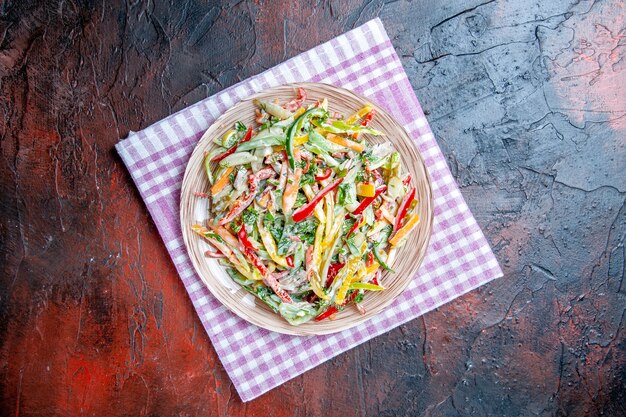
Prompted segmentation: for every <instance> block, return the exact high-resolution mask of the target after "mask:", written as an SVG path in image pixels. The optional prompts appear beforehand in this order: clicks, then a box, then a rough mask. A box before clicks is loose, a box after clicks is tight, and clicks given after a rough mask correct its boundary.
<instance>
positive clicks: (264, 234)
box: [256, 218, 289, 268]
mask: <svg viewBox="0 0 626 417" xmlns="http://www.w3.org/2000/svg"><path fill="white" fill-rule="evenodd" d="M256 225H257V228H258V229H259V235H261V241H263V246H265V250H266V251H267V254H268V255H269V256H270V258H272V260H273V261H274V262H276V263H277V264H278V265H280V266H283V267H285V268H288V267H289V265H287V260H286V259H285V258H283V257H282V256H278V248H277V247H276V242H274V238H273V237H272V235H271V234H270V233H269V232H268V231H267V230H265V227H263V221H262V220H261V219H260V218H259V220H258V221H257V223H256Z"/></svg>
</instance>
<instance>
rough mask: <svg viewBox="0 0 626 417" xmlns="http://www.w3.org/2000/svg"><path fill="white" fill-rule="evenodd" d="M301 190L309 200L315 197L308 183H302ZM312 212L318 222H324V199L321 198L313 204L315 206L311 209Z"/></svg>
mask: <svg viewBox="0 0 626 417" xmlns="http://www.w3.org/2000/svg"><path fill="white" fill-rule="evenodd" d="M302 191H303V192H304V195H305V196H306V198H307V199H308V200H309V201H311V200H313V199H314V198H315V192H313V189H312V188H311V185H310V184H304V185H303V186H302ZM313 214H315V217H317V220H319V221H320V223H326V215H325V214H324V200H323V199H322V201H320V202H319V203H318V204H317V205H316V206H315V208H314V209H313Z"/></svg>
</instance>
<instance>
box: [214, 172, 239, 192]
mask: <svg viewBox="0 0 626 417" xmlns="http://www.w3.org/2000/svg"><path fill="white" fill-rule="evenodd" d="M234 169H235V167H228V168H226V171H224V173H223V174H222V176H221V177H220V179H219V180H217V181H216V182H215V184H213V187H211V194H213V195H215V194H217V193H219V192H220V191H222V190H223V189H224V187H226V184H228V176H229V175H230V174H231V173H232V172H233V170H234Z"/></svg>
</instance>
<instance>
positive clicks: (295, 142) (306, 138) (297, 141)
mask: <svg viewBox="0 0 626 417" xmlns="http://www.w3.org/2000/svg"><path fill="white" fill-rule="evenodd" d="M308 141H309V135H308V134H306V135H302V136H298V137H297V138H295V139H294V140H293V146H301V145H304V144H305V143H307V142H308Z"/></svg>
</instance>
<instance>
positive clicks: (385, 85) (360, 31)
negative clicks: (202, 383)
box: [116, 19, 502, 401]
mask: <svg viewBox="0 0 626 417" xmlns="http://www.w3.org/2000/svg"><path fill="white" fill-rule="evenodd" d="M298 81H312V82H324V83H330V84H334V85H337V86H341V87H344V88H347V89H350V90H353V91H355V92H357V93H360V94H362V95H364V96H367V97H369V98H370V99H371V100H372V101H374V102H376V103H377V104H379V105H380V106H382V107H384V108H385V109H387V110H388V111H389V112H390V113H391V114H392V115H394V116H395V118H396V119H397V120H398V121H399V122H400V123H401V124H403V125H404V127H405V128H406V129H407V131H408V132H409V134H410V135H411V136H412V138H413V139H414V140H415V145H416V146H417V148H418V149H419V151H420V152H421V154H422V156H423V157H424V160H425V161H426V166H427V167H428V170H429V172H430V175H431V178H432V188H433V193H434V202H435V207H434V208H435V220H434V225H433V234H432V237H431V239H430V247H429V249H428V253H427V255H426V257H425V259H424V262H423V264H422V266H421V268H420V270H419V272H418V273H417V275H416V276H415V277H414V279H413V281H412V282H411V283H410V284H409V286H408V287H407V289H406V291H405V292H404V293H402V294H401V295H400V296H399V297H398V298H397V299H396V300H395V302H394V303H393V304H392V305H391V306H390V307H388V308H387V309H386V310H384V311H383V312H381V313H380V314H378V315H377V316H375V317H373V318H372V319H370V320H369V321H367V322H365V323H363V324H361V325H360V326H357V327H355V328H352V329H349V330H346V331H343V332H341V333H335V334H332V335H328V336H316V337H298V336H286V335H282V334H278V333H274V332H270V331H267V330H264V329H261V328H259V327H256V326H255V325H252V324H249V323H248V322H246V321H244V320H242V319H240V318H239V317H237V316H236V315H234V314H233V313H231V312H230V311H229V310H227V309H226V307H224V306H223V305H222V304H221V303H220V302H219V301H218V300H217V299H216V298H215V297H213V296H212V295H211V293H210V292H209V291H208V290H207V289H206V287H205V286H204V285H203V283H202V281H201V280H200V278H199V277H198V276H197V275H196V272H195V271H194V268H193V266H192V264H191V261H190V259H189V257H188V255H187V252H186V250H185V245H184V243H183V237H182V234H181V228H180V224H179V204H180V188H181V182H182V179H183V174H184V171H185V167H186V164H187V161H188V159H189V157H190V155H191V152H192V150H193V148H194V146H195V145H196V143H197V142H198V140H199V139H200V137H201V136H202V133H203V132H204V131H205V130H206V129H207V128H208V127H209V126H210V125H211V123H213V121H214V120H215V119H216V118H217V117H218V116H220V115H221V114H222V113H224V112H225V111H226V110H227V109H228V108H230V107H231V106H233V105H234V104H235V103H237V102H238V101H239V100H240V99H243V98H245V97H248V96H250V95H251V94H253V93H256V92H259V91H263V90H264V89H267V88H269V87H274V86H278V85H281V84H285V83H292V82H298ZM116 148H117V151H118V152H119V154H120V156H121V157H122V159H123V161H124V163H125V164H126V166H127V167H128V170H129V171H130V174H131V176H132V178H133V180H134V181H135V184H136V185H137V187H138V188H139V192H140V193H141V197H142V198H143V200H144V201H145V203H146V206H147V207H148V210H149V211H150V214H151V215H152V218H153V219H154V222H155V224H156V226H157V228H158V230H159V233H160V234H161V236H162V238H163V241H164V242H165V246H166V247H167V250H168V251H169V253H170V255H171V257H172V260H173V261H174V264H175V265H176V268H177V270H178V273H179V274H180V277H181V279H182V280H183V283H184V284H185V288H187V292H188V293H189V297H190V298H191V301H192V303H193V305H194V307H195V309H196V311H197V312H198V315H199V316H200V319H201V320H202V324H203V325H204V328H205V330H206V332H207V334H208V335H209V337H210V339H211V341H212V342H213V345H214V346H215V350H216V351H217V354H218V356H219V358H220V359H221V361H222V363H223V364H224V368H225V369H226V371H227V372H228V375H229V376H230V378H231V379H232V381H233V384H234V385H235V387H236V389H237V391H238V392H239V395H240V396H241V399H242V400H243V401H249V400H251V399H253V398H256V397H257V396H259V395H261V394H262V393H264V392H266V391H268V390H270V389H272V388H274V387H276V386H278V385H280V384H282V383H284V382H285V381H288V380H289V379H291V378H294V377H296V376H298V375H300V374H302V373H303V372H305V371H307V370H309V369H311V368H313V367H314V366H317V365H319V364H321V363H322V362H325V361H327V360H329V359H331V358H332V357H334V356H336V355H338V354H340V353H342V352H345V351H346V350H348V349H351V348H353V347H355V346H357V345H359V344H361V343H363V342H365V341H367V340H369V339H371V338H373V337H375V336H378V335H380V334H383V333H385V332H388V331H389V330H391V329H393V328H395V327H397V326H399V325H401V324H403V323H406V322H408V321H409V320H412V319H414V318H415V317H417V316H419V315H421V314H424V313H426V312H427V311H430V310H432V309H434V308H436V307H438V306H440V305H442V304H444V303H447V302H448V301H450V300H452V299H454V298H456V297H458V296H460V295H462V294H464V293H466V292H468V291H470V290H472V289H474V288H476V287H478V286H480V285H482V284H484V283H486V282H488V281H491V280H493V279H494V278H498V277H500V276H502V271H501V270H500V267H499V266H498V262H497V261H496V259H495V257H494V255H493V253H492V251H491V249H490V247H489V244H488V243H487V241H486V240H485V237H484V236H483V233H482V232H481V230H480V228H479V227H478V225H477V224H476V220H475V219H474V217H473V216H472V213H471V212H470V210H469V209H468V207H467V205H466V204H465V201H464V200H463V197H462V196H461V193H460V192H459V189H458V188H457V186H456V183H455V181H454V179H453V177H452V175H451V174H450V171H449V170H448V166H447V165H446V160H445V158H444V156H443V155H442V153H441V151H440V150H439V147H438V146H437V142H436V141H435V138H434V136H433V134H432V132H431V130H430V127H429V126H428V122H427V121H426V118H425V117H424V113H423V112H422V109H421V107H420V104H419V102H418V101H417V98H416V97H415V95H414V93H413V89H412V88H411V84H410V83H409V80H408V79H407V76H406V74H405V72H404V70H403V68H402V64H401V63H400V60H399V59H398V56H397V55H396V52H395V50H394V48H393V46H392V45H391V42H390V40H389V38H388V36H387V34H386V32H385V29H384V28H383V25H382V23H381V21H380V20H379V19H374V20H371V21H369V22H368V23H366V24H364V25H363V26H360V27H358V28H356V29H354V30H351V31H350V32H347V33H345V34H343V35H341V36H339V37H337V38H335V39H333V40H331V41H330V42H326V43H325V44H322V45H320V46H318V47H316V48H314V49H312V50H310V51H308V52H305V53H302V54H300V55H298V56H296V57H295V58H292V59H290V60H288V61H286V62H284V63H282V64H280V65H278V66H276V67H274V68H272V69H270V70H267V71H265V72H263V73H262V74H259V75H256V76H254V77H252V78H250V79H248V80H246V81H243V82H241V83H239V84H237V85H235V86H232V87H230V88H227V89H226V90H224V91H222V92H220V93H218V94H216V95H214V96H212V97H209V98H206V99H204V100H202V101H200V102H199V103H196V104H194V105H193V106H191V107H188V108H186V109H184V110H182V111H180V112H178V113H176V114H174V115H172V116H170V117H168V118H166V119H164V120H162V121H160V122H158V123H155V124H154V125H152V126H150V127H148V128H147V129H145V130H142V131H141V132H137V133H131V134H130V135H129V136H128V138H127V139H125V140H123V141H121V142H119V143H118V144H117V146H116Z"/></svg>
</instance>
